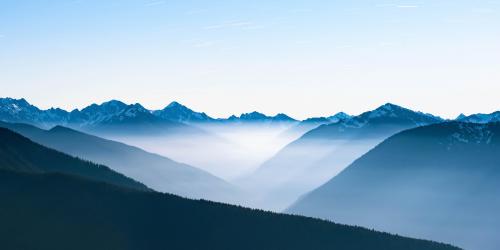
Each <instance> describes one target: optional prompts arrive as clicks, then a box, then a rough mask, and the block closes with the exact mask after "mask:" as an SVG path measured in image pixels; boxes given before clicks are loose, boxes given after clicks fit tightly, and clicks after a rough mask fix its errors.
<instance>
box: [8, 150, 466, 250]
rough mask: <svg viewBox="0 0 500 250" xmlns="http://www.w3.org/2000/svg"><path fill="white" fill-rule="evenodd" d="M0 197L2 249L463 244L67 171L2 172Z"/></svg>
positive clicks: (442, 248) (427, 247) (355, 248)
mask: <svg viewBox="0 0 500 250" xmlns="http://www.w3.org/2000/svg"><path fill="white" fill-rule="evenodd" d="M19 156H24V155H19ZM0 199H1V200H2V206H1V207H0V211H1V213H0V220H1V221H2V226H1V227H0V234H1V235H2V241H1V242H0V245H1V246H2V248H3V249H50V250H55V249H120V250H124V249H192V250H197V249H235V248H236V249H287V250H290V249H344V250H350V249H352V250H361V249H374V250H377V249H383V250H400V249H406V250H451V249H458V248H455V247H452V246H450V245H445V244H439V243H434V242H430V241H423V240H415V239H410V238H403V237H399V236H394V235H389V234H386V233H379V232H375V231H371V230H367V229H363V228H359V227H351V226H344V225H338V224H333V223H329V222H326V221H320V220H315V219H310V218H305V217H298V216H290V215H280V214H273V213H269V212H263V211H257V210H251V209H245V208H241V207H236V206H229V205H223V204H218V203H212V202H206V201H195V200H188V199H183V198H180V197H177V196H173V195H168V194H161V193H156V192H141V191H134V190H131V189H125V188H120V187H117V186H113V185H110V184H105V183H99V182H93V181H90V180H86V179H82V178H78V177H74V176H67V175H62V174H26V173H19V172H11V171H5V170H0ZM360 239H362V240H360Z"/></svg>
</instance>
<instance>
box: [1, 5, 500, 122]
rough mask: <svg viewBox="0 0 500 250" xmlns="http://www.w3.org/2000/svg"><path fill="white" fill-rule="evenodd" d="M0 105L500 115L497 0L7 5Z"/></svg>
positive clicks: (219, 113)
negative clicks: (113, 102)
mask: <svg viewBox="0 0 500 250" xmlns="http://www.w3.org/2000/svg"><path fill="white" fill-rule="evenodd" d="M0 96H1V97H14V98H25V99H27V100H28V101H29V102H30V103H32V104H34V105H36V106H38V107H40V108H44V109H46V108H49V107H61V108H64V109H67V110H71V109H73V108H82V107H84V106H87V105H89V104H91V103H101V102H104V101H108V100H110V99H118V100H121V101H123V102H125V103H136V102H138V103H141V104H142V105H144V106H145V107H146V108H149V109H160V108H163V107H164V106H166V105H167V104H168V103H170V102H171V101H178V102H180V103H182V104H184V105H186V106H188V107H190V108H192V109H193V110H196V111H203V112H206V113H207V114H209V115H210V116H213V117H228V116H229V115H232V114H241V113H245V112H251V111H259V112H262V113H265V114H268V115H274V114H276V113H286V114H288V115H290V116H292V117H294V118H297V119H304V118H307V117H315V116H328V115H332V114H334V113H336V112H339V111H344V112H347V113H350V114H359V113H361V112H363V111H366V110H371V109H373V108H376V107H378V106H380V105H382V104H384V103H387V102H391V103H394V104H398V105H401V106H404V107H408V108H411V109H414V110H419V111H423V112H428V113H433V114H435V115H439V116H442V117H445V118H455V117H456V116H457V115H458V114H460V113H465V114H471V113H491V112H493V111H497V110H500V101H499V100H500V1H499V0H485V1H468V0H440V1H435V0H418V1H399V0H393V1H368V0H365V1H361V0H355V1H320V0H310V1H305V0H303V1H298V0H295V1H293V0H290V1H284V0H276V1H263V0H256V1H238V0H226V1H224V0H221V1H216V2H213V1H201V0H184V1H181V0H164V1H162V0H154V1H151V0H108V1H97V0H65V1H62V0H55V1H22V0H21V1H19V0H16V1H15V0H6V1H1V2H0Z"/></svg>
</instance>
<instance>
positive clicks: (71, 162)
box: [0, 128, 148, 190]
mask: <svg viewBox="0 0 500 250" xmlns="http://www.w3.org/2000/svg"><path fill="white" fill-rule="evenodd" d="M75 143H78V142H76V141H75ZM0 169H5V170H13V171H22V172H30V173H54V172H59V173H66V174H72V175H77V176H81V177H85V178H89V179H93V180H97V181H103V182H107V183H112V184H115V185H120V186H124V187H129V188H135V189H140V190H147V189H148V188H147V187H146V186H144V185H143V184H141V183H139V182H137V181H135V180H133V179H130V178H128V177H126V176H124V175H122V174H120V173H117V172H115V171H113V170H111V169H109V168H108V167H106V166H102V165H97V164H94V163H91V162H88V161H84V160H81V159H78V158H75V157H72V156H69V155H66V154H63V153H61V152H58V151H56V150H53V149H50V148H46V147H44V146H42V145H39V144H37V143H35V142H33V141H31V140H29V139H28V138H25V137H23V136H21V135H20V134H17V133H15V132H12V131H11V130H8V129H5V128H0Z"/></svg>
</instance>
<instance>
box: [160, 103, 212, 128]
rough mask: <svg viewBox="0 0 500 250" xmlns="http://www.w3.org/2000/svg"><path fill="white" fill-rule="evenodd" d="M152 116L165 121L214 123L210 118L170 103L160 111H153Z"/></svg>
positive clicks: (178, 104) (180, 105)
mask: <svg viewBox="0 0 500 250" xmlns="http://www.w3.org/2000/svg"><path fill="white" fill-rule="evenodd" d="M153 114H154V115H156V116H158V117H161V118H163V119H165V120H170V121H177V122H184V123H196V122H211V121H215V119H213V118H212V117H210V116H208V115H207V114H205V113H202V112H195V111H193V110H191V109H190V108H188V107H186V106H184V105H182V104H180V103H178V102H172V103H170V104H169V105H168V106H167V107H165V108H164V109H162V110H155V111H153Z"/></svg>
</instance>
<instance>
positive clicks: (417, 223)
mask: <svg viewBox="0 0 500 250" xmlns="http://www.w3.org/2000/svg"><path fill="white" fill-rule="evenodd" d="M499 156H500V123H488V124H474V123H462V122H446V123H440V124H434V125H429V126H425V127H419V128H415V129H410V130H406V131H403V132H401V133H398V134H396V135H394V136H392V137H390V138H389V139H387V140H385V141H384V142H383V143H381V144H380V145H378V146H377V147H375V148H374V149H373V150H371V151H369V152H368V153H366V154H365V155H363V156H362V157H361V158H359V159H357V160H356V161H355V162H353V163H352V164H351V165H350V166H349V167H347V168H346V169H345V170H344V171H342V172H341V173H340V174H339V175H337V176H336V177H334V178H333V179H331V180H330V181H328V182H327V183H326V184H324V185H322V186H321V187H319V188H317V189H316V190H314V191H312V192H310V193H309V194H306V195H305V196H304V197H302V198H301V199H300V200H299V201H298V202H297V203H296V204H294V205H293V206H292V207H291V208H290V209H289V210H288V211H289V212H291V213H297V214H304V215H308V216H314V217H320V218H328V219H334V220H335V221H338V222H341V223H347V224H355V225H361V226H365V227H369V228H375V229H377V230H383V231H389V232H397V233H401V234H403V235H407V236H411V237H418V238H427V239H433V240H438V241H445V242H450V243H452V244H455V245H458V246H461V247H464V248H465V249H475V250H488V249H491V250H493V249H498V246H499V245H500V238H498V235H499V234H500V227H499V225H500V217H499V216H498V211H500V198H499V197H500V182H499V181H498V180H499V178H500V157H499Z"/></svg>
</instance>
